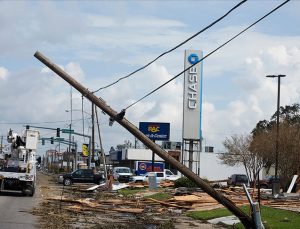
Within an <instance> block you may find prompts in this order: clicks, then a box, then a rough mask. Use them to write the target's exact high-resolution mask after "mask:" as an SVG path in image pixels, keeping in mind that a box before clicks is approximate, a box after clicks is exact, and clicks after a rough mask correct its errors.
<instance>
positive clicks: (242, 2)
mask: <svg viewBox="0 0 300 229" xmlns="http://www.w3.org/2000/svg"><path fill="white" fill-rule="evenodd" d="M246 1H247V0H243V1H241V2H240V3H238V4H237V5H236V6H234V7H233V8H232V9H231V10H229V11H228V12H227V13H226V14H224V15H223V16H222V17H220V18H219V19H217V20H215V21H214V22H212V23H211V24H210V25H208V26H206V27H205V28H204V29H202V30H200V31H199V32H197V33H195V34H194V35H193V36H191V37H189V38H188V39H186V40H185V41H183V42H181V43H180V44H178V45H176V46H175V47H174V48H171V49H170V50H169V51H166V52H164V53H162V54H160V55H159V56H158V57H156V58H155V59H153V60H152V61H150V62H149V63H148V64H146V65H144V66H143V67H140V68H139V69H137V70H135V71H133V72H132V73H130V74H128V75H126V76H124V77H121V78H119V79H118V80H116V81H114V82H113V83H110V84H108V85H106V86H104V87H101V88H99V89H97V90H96V91H93V93H96V92H98V91H100V90H102V89H105V88H108V87H110V86H112V85H114V84H116V83H118V82H120V81H121V80H123V79H126V78H128V77H130V76H132V75H133V74H135V73H137V72H139V71H141V70H143V69H145V68H146V67H148V66H149V65H151V64H152V63H154V62H155V61H156V60H158V59H159V58H161V57H163V56H164V55H166V54H168V53H170V52H172V51H174V50H175V49H177V48H179V47H180V46H182V45H184V44H185V43H187V42H188V41H190V40H191V39H193V38H194V37H196V36H198V35H199V34H200V33H202V32H204V31H205V30H207V29H209V28H210V27H212V26H213V25H214V24H216V23H218V22H219V21H221V20H222V19H223V18H225V17H226V16H228V15H229V14H230V13H231V12H232V11H233V10H235V9H236V8H238V7H239V6H241V5H242V4H244V3H245V2H246Z"/></svg>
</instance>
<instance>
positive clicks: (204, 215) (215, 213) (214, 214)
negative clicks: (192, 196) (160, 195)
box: [187, 206, 249, 220]
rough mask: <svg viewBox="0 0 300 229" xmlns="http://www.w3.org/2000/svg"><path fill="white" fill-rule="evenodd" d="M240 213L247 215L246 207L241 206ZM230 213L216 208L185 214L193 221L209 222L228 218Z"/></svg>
mask: <svg viewBox="0 0 300 229" xmlns="http://www.w3.org/2000/svg"><path fill="white" fill-rule="evenodd" d="M241 209H242V211H244V212H245V213H247V214H248V213H249V207H248V206H242V207H241ZM230 215H232V213H231V212H230V211H229V210H227V209H226V208H218V209H214V210H210V211H191V212H188V213H187V216H189V217H192V218H194V219H201V220H210V219H215V218H219V217H224V216H230Z"/></svg>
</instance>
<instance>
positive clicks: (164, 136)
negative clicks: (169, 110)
mask: <svg viewBox="0 0 300 229" xmlns="http://www.w3.org/2000/svg"><path fill="white" fill-rule="evenodd" d="M139 129H140V131H142V132H143V133H144V134H145V135H146V136H147V137H148V138H150V139H151V140H158V141H165V140H169V138H170V123H162V122H140V126H139Z"/></svg>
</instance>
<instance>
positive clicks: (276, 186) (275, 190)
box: [266, 75, 285, 195]
mask: <svg viewBox="0 0 300 229" xmlns="http://www.w3.org/2000/svg"><path fill="white" fill-rule="evenodd" d="M266 77H268V78H276V77H277V78H278V89H277V92H278V93H277V112H276V116H277V121H276V125H277V128H276V142H275V182H273V187H272V194H273V195H275V194H278V193H279V182H278V145H279V108H280V78H281V77H285V75H267V76H266Z"/></svg>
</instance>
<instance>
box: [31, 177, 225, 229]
mask: <svg viewBox="0 0 300 229" xmlns="http://www.w3.org/2000/svg"><path fill="white" fill-rule="evenodd" d="M54 178H55V176H51V175H48V174H43V173H39V175H38V188H39V189H40V193H41V201H40V204H39V205H38V207H36V208H35V209H34V210H33V214H34V215H37V216H38V217H39V222H40V228H49V229H50V228H51V229H52V228H53V229H54V228H55V229H58V228H66V229H67V228H100V229H102V228H103V229H110V228H123V229H129V228H130V229H135V228H136V229H144V228H145V229H160V228H164V229H168V228H177V229H186V228H203V229H206V228H207V229H209V228H221V227H219V226H216V225H211V224H207V223H205V222H201V221H199V220H194V219H192V218H189V217H186V216H185V212H186V210H185V209H178V208H176V207H175V208H173V207H169V206H162V205H161V204H159V203H155V202H151V201H147V200H145V198H144V197H143V196H141V195H139V194H137V195H132V196H127V197H124V196H122V195H120V194H118V193H117V192H108V191H105V190H102V191H101V190H96V191H92V192H86V191H84V190H85V189H86V188H87V187H90V186H92V185H89V186H87V185H72V186H69V187H66V186H65V187H64V186H63V185H62V184H58V183H57V182H56V180H55V179H54ZM124 209H125V211H126V210H128V209H129V210H128V211H130V210H133V211H134V210H139V209H143V210H142V212H141V213H128V212H120V211H123V210H124Z"/></svg>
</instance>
